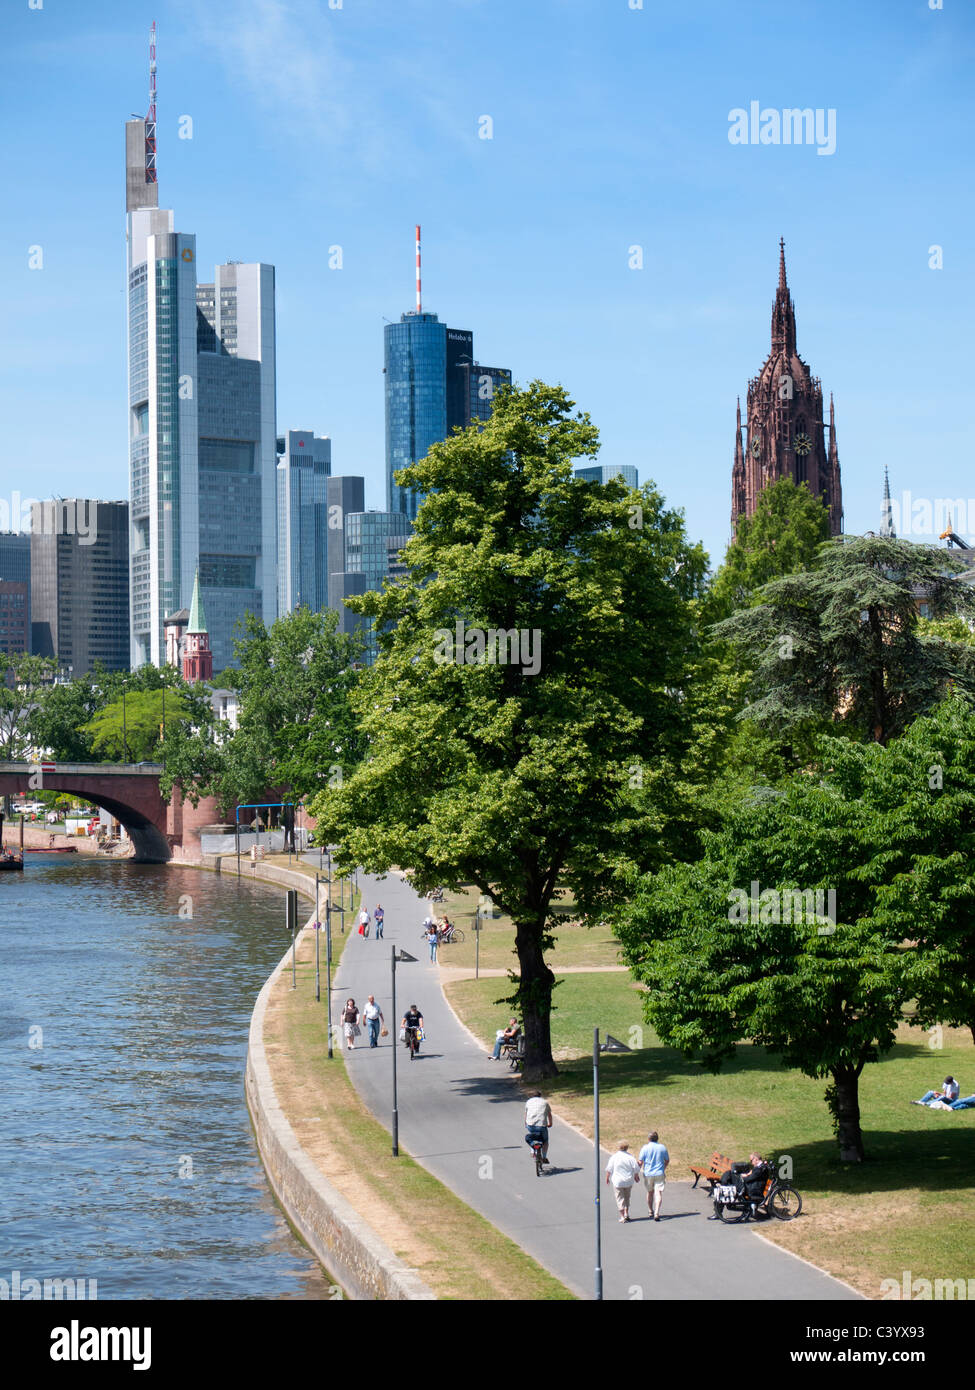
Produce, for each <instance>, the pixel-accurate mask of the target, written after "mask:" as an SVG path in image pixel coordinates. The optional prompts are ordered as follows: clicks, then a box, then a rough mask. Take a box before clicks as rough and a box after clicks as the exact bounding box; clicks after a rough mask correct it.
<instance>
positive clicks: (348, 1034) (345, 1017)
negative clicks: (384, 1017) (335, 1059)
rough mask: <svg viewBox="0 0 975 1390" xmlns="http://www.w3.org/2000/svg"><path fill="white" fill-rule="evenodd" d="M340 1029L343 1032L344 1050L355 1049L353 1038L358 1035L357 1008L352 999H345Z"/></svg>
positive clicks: (352, 1050) (351, 1050)
mask: <svg viewBox="0 0 975 1390" xmlns="http://www.w3.org/2000/svg"><path fill="white" fill-rule="evenodd" d="M342 1031H343V1032H344V1033H345V1050H346V1051H347V1052H354V1051H355V1040H356V1038H357V1037H358V1036H359V1009H358V1006H357V1005H356V1002H355V1000H354V999H347V1000H346V1001H345V1008H344V1009H343V1010H342Z"/></svg>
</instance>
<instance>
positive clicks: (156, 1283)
mask: <svg viewBox="0 0 975 1390" xmlns="http://www.w3.org/2000/svg"><path fill="white" fill-rule="evenodd" d="M27 859H28V864H27V867H26V868H25V870H24V872H23V873H22V874H20V873H6V874H0V1060H2V1065H3V1080H2V1091H0V1097H2V1098H0V1165H2V1166H0V1174H2V1176H0V1280H7V1281H9V1280H10V1279H11V1275H12V1273H13V1271H19V1279H20V1281H21V1286H23V1281H24V1280H26V1279H28V1278H35V1279H39V1280H43V1279H45V1278H70V1279H85V1280H89V1281H90V1280H92V1279H94V1280H97V1296H98V1298H100V1299H112V1298H165V1299H196V1298H223V1299H231V1298H233V1299H239V1298H250V1299H255V1298H257V1299H280V1298H290V1299H312V1298H315V1299H317V1298H328V1297H329V1295H330V1292H331V1290H330V1285H329V1283H328V1280H327V1279H326V1277H325V1276H324V1275H323V1273H322V1271H321V1268H320V1267H319V1265H318V1263H317V1262H316V1261H315V1260H314V1258H313V1257H312V1256H311V1255H310V1254H309V1252H308V1251H307V1249H306V1248H305V1247H304V1246H303V1245H302V1244H301V1243H300V1242H299V1241H298V1240H297V1239H296V1238H295V1236H294V1235H293V1234H292V1232H291V1230H290V1228H289V1226H288V1224H287V1222H286V1221H285V1220H284V1218H283V1216H282V1215H281V1213H280V1211H279V1209H278V1208H277V1206H276V1204H275V1202H274V1200H273V1198H272V1196H271V1193H270V1190H269V1188H268V1186H267V1182H266V1179H265V1177H264V1171H263V1168H262V1167H261V1162H260V1158H259V1156H258V1153H257V1148H256V1146H255V1143H254V1139H253V1135H252V1132H251V1128H250V1120H249V1116H248V1113H247V1107H246V1104H245V1100H244V1064H245V1058H246V1053H247V1030H248V1024H249V1021H250V1015H251V1011H252V1009H253V1006H254V1001H255V999H256V997H257V994H258V991H259V990H260V988H261V986H262V984H263V983H264V981H265V979H266V978H267V976H268V975H269V974H270V972H271V970H272V969H273V967H274V965H275V963H276V962H277V961H278V960H279V958H280V957H281V956H282V955H283V954H284V950H285V948H286V945H287V941H288V937H287V933H286V929H285V921H284V895H283V892H282V890H281V889H277V890H275V889H272V888H268V887H265V886H263V885H260V884H255V883H248V882H246V881H240V882H238V880H237V879H236V878H235V877H231V876H226V877H219V878H218V877H217V876H216V875H212V874H209V873H201V872H198V871H195V870H193V869H185V868H178V867H174V866H161V865H151V864H132V863H128V862H124V861H123V862H118V863H115V862H112V861H111V860H102V859H89V858H87V857H82V856H81V855H78V856H77V857H75V856H71V857H69V856H67V855H64V856H61V855H58V856H56V857H55V856H53V855H52V856H42V855H37V854H34V855H28V856H27ZM335 1292H337V1291H335Z"/></svg>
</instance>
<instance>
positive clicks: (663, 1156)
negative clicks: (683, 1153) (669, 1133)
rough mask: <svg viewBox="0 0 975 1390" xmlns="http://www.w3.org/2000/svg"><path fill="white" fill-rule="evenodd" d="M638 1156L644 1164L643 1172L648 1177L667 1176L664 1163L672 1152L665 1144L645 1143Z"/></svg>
mask: <svg viewBox="0 0 975 1390" xmlns="http://www.w3.org/2000/svg"><path fill="white" fill-rule="evenodd" d="M638 1156H639V1159H640V1162H641V1163H642V1164H643V1172H644V1174H645V1176H646V1177H648V1178H662V1177H664V1176H665V1172H664V1165H665V1163H666V1162H667V1160H668V1159H669V1158H670V1154H669V1153H668V1152H667V1150H666V1149H665V1148H664V1146H663V1144H644V1146H643V1148H642V1149H641V1150H640V1153H639V1155H638Z"/></svg>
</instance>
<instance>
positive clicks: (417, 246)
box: [416, 227, 422, 314]
mask: <svg viewBox="0 0 975 1390" xmlns="http://www.w3.org/2000/svg"><path fill="white" fill-rule="evenodd" d="M416 312H417V313H418V314H419V313H421V312H422V310H421V309H420V228H419V227H417V229H416Z"/></svg>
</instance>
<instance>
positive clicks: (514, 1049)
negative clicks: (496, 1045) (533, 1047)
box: [501, 1033, 525, 1071]
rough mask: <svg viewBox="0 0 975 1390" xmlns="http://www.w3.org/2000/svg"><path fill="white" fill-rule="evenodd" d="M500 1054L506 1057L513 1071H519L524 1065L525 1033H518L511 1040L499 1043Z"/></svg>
mask: <svg viewBox="0 0 975 1390" xmlns="http://www.w3.org/2000/svg"><path fill="white" fill-rule="evenodd" d="M501 1056H502V1057H507V1059H508V1061H509V1063H510V1065H511V1068H512V1070H513V1071H521V1069H522V1067H523V1066H524V1065H525V1035H524V1033H519V1034H518V1036H517V1038H513V1039H512V1041H511V1042H506V1043H502V1044H501Z"/></svg>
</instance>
